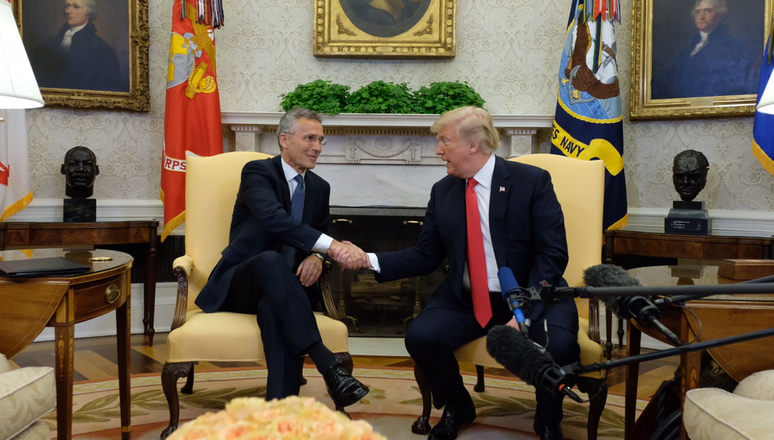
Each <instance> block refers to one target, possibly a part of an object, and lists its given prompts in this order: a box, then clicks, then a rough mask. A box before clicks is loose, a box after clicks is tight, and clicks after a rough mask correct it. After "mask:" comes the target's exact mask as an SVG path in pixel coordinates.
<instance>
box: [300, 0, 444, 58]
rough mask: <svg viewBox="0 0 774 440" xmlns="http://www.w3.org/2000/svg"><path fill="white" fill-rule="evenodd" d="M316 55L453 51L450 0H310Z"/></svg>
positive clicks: (427, 54) (375, 55) (380, 55)
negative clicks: (315, 12) (313, 9)
mask: <svg viewBox="0 0 774 440" xmlns="http://www.w3.org/2000/svg"><path fill="white" fill-rule="evenodd" d="M315 1H316V3H317V8H316V10H317V16H316V17H315V45H314V55H315V56H318V57H370V58H388V57H398V58H411V57H453V56H454V54H455V49H456V46H455V33H454V31H455V29H454V27H455V22H456V20H455V2H454V1H453V0H315Z"/></svg>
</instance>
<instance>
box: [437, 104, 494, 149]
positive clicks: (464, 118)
mask: <svg viewBox="0 0 774 440" xmlns="http://www.w3.org/2000/svg"><path fill="white" fill-rule="evenodd" d="M455 123H456V124H457V134H458V135H459V136H460V137H461V138H462V140H464V141H465V142H480V143H481V145H482V146H483V149H484V152H485V153H487V154H491V153H494V152H495V151H496V150H497V149H498V148H500V134H499V133H498V132H497V129H496V128H495V127H494V121H493V120H492V115H490V114H489V112H488V111H486V110H484V109H482V108H480V107H473V106H469V107H460V108H455V109H454V110H449V111H448V112H446V113H444V114H442V115H441V117H440V118H438V120H437V121H435V123H434V124H433V126H432V127H431V128H430V131H431V132H432V133H433V134H438V132H439V131H441V129H442V128H443V127H445V126H447V125H449V124H455Z"/></svg>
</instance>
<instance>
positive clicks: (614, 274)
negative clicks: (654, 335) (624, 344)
mask: <svg viewBox="0 0 774 440" xmlns="http://www.w3.org/2000/svg"><path fill="white" fill-rule="evenodd" d="M583 282H584V283H586V285H587V286H591V287H640V286H642V285H641V284H640V282H639V280H637V279H636V278H634V277H632V276H631V275H630V274H629V272H627V271H625V270H624V269H623V268H622V267H620V266H616V265H613V264H597V265H596V266H591V267H589V268H588V269H586V270H584V271H583ZM602 302H604V303H605V306H606V307H607V308H608V309H610V310H612V311H613V313H614V314H615V315H616V316H618V317H619V318H633V319H636V320H637V321H638V322H644V323H645V325H647V326H653V327H656V328H657V329H658V330H659V331H660V332H661V333H662V334H663V335H664V336H666V337H667V339H669V340H670V341H672V343H674V344H675V345H682V343H683V342H682V341H681V340H680V338H678V337H677V336H676V335H675V334H674V333H672V331H671V330H669V329H668V328H667V327H666V326H665V325H664V324H662V323H661V321H660V320H659V318H660V317H661V310H660V309H659V308H658V307H657V306H656V305H655V304H654V303H653V302H652V301H651V300H650V299H648V298H645V297H644V296H621V297H615V296H603V297H602Z"/></svg>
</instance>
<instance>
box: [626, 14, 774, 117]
mask: <svg viewBox="0 0 774 440" xmlns="http://www.w3.org/2000/svg"><path fill="white" fill-rule="evenodd" d="M771 7H772V0H735V1H733V2H732V1H726V0H634V1H633V5H632V10H633V11H634V13H633V19H632V33H633V35H632V84H631V112H630V116H631V118H632V119H680V118H708V117H731V116H751V115H753V114H754V113H755V100H756V96H757V92H758V81H759V75H760V66H761V60H762V57H763V48H764V44H765V40H766V35H767V33H768V31H769V23H770V22H771V14H772V12H771Z"/></svg>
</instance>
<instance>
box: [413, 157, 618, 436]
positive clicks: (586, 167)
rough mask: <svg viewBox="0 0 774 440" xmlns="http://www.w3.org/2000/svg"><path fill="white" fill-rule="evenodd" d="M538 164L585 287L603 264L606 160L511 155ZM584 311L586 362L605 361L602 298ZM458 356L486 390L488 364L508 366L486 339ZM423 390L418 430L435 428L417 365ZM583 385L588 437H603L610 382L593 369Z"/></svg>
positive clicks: (578, 281) (585, 303) (577, 281)
mask: <svg viewBox="0 0 774 440" xmlns="http://www.w3.org/2000/svg"><path fill="white" fill-rule="evenodd" d="M511 160H514V161H517V162H522V163H526V164H530V165H534V166H537V167H540V168H543V169H545V170H548V172H549V173H551V179H552V181H553V184H554V190H555V191H556V196H557V198H558V199H559V203H560V204H561V205H562V211H563V212H564V222H565V228H566V230H567V247H568V251H569V255H570V259H569V262H568V264H567V269H566V270H565V272H564V278H565V280H567V283H568V284H569V285H570V286H582V285H583V271H584V270H585V269H586V268H588V267H590V266H594V265H597V264H600V263H601V262H602V241H603V229H602V208H603V205H604V195H605V166H604V163H603V162H602V161H584V160H577V159H571V158H568V157H564V156H559V155H555V154H532V155H528V156H521V157H518V158H514V159H511ZM576 303H577V304H578V313H579V315H580V317H579V322H580V330H579V332H578V344H579V345H580V347H581V363H583V364H584V365H586V364H591V363H594V362H599V363H602V362H605V361H606V359H605V354H604V348H603V347H602V345H601V344H600V343H599V341H600V337H599V313H598V309H597V307H598V305H597V301H596V300H592V301H591V304H590V303H589V300H586V299H576ZM455 356H456V357H457V360H459V361H461V362H468V363H472V364H474V365H476V371H477V374H478V381H477V383H476V385H475V387H474V388H473V389H474V390H475V391H478V392H483V391H484V367H490V368H503V367H502V366H501V365H500V364H498V363H497V361H495V360H494V359H493V358H492V357H491V356H489V353H488V352H487V350H486V337H482V338H479V339H477V340H475V341H472V342H469V343H467V344H465V345H463V346H462V347H460V348H459V349H457V351H456V352H455ZM414 374H415V375H416V377H417V384H418V385H419V389H420V392H421V393H422V403H423V405H422V407H423V408H422V411H423V412H422V415H421V416H420V417H419V418H418V419H417V420H416V421H415V422H414V424H413V425H412V427H411V430H412V431H413V432H414V433H417V434H426V433H428V432H429V431H430V424H429V416H430V403H431V398H432V397H431V395H430V390H429V388H428V387H427V384H426V382H425V381H424V378H422V375H421V373H420V372H419V370H417V369H415V371H414ZM578 389H580V390H581V391H583V392H584V393H587V394H588V395H589V399H590V404H589V419H588V425H587V430H588V438H589V440H595V439H596V438H597V429H598V427H599V419H600V417H601V416H602V411H603V410H604V408H605V403H606V401H607V384H606V382H605V377H604V374H603V373H589V374H586V375H584V376H581V377H579V378H578Z"/></svg>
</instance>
